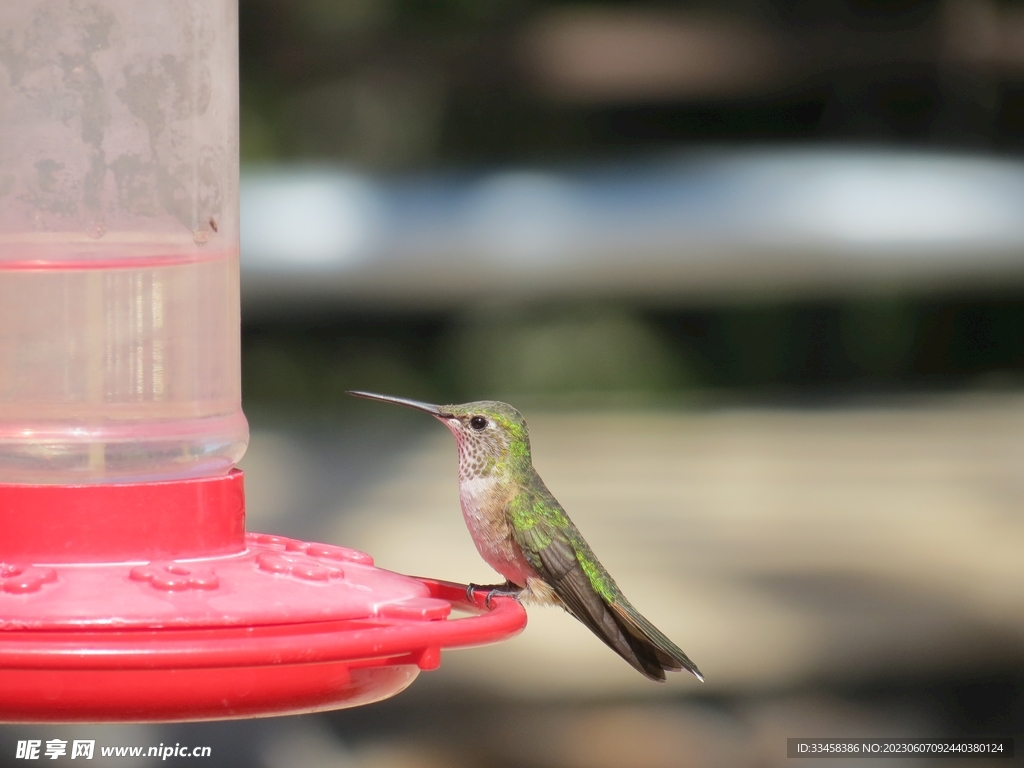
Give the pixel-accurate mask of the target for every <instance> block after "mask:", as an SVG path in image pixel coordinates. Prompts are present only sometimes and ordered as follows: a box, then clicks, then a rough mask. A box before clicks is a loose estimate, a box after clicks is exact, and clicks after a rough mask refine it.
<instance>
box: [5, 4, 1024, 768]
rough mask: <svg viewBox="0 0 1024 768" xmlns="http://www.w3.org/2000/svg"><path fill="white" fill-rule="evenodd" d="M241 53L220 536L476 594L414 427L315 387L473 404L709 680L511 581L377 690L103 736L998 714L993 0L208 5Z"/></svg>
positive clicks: (1003, 603) (614, 727) (375, 748)
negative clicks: (503, 602) (519, 596)
mask: <svg viewBox="0 0 1024 768" xmlns="http://www.w3.org/2000/svg"><path fill="white" fill-rule="evenodd" d="M241 67H242V154H243V179H242V184H243V186H242V190H243V191H242V273H243V274H242V280H243V286H242V288H243V391H244V405H245V410H246V413H247V415H248V416H249V419H250V422H251V425H252V429H253V436H252V442H251V445H250V448H249V452H248V454H247V456H246V457H245V459H244V461H243V464H242V466H243V468H244V469H245V470H246V471H247V477H246V480H247V486H248V496H249V505H250V511H249V528H250V529H251V530H258V531H265V532H268V533H280V534H285V535H292V536H297V537H303V538H307V539H313V540H322V541H330V542H335V543H339V544H344V545H346V546H350V547H356V548H359V549H364V550H366V551H368V552H370V553H371V554H373V555H374V557H375V558H376V560H377V563H378V565H380V566H382V567H386V568H390V569H393V570H396V571H401V572H404V573H413V574H419V575H429V576H433V577H440V578H445V579H450V580H453V581H459V582H469V581H475V582H483V583H489V582H491V581H493V580H494V579H493V574H491V573H490V572H489V569H488V568H487V566H486V565H484V564H483V562H482V561H480V560H479V558H478V556H477V555H476V552H475V550H474V548H473V545H472V543H471V541H470V539H469V535H468V533H467V532H466V530H465V528H464V525H463V523H462V519H461V514H460V512H459V507H458V497H457V486H456V455H455V447H454V444H453V441H452V439H451V437H450V436H449V435H448V433H447V431H446V430H444V429H443V428H442V427H441V426H440V425H438V424H436V423H435V422H433V420H431V419H429V418H427V417H426V416H424V415H422V414H417V413H414V412H411V411H405V410H403V409H398V408H390V407H388V406H385V405H382V404H375V403H367V402H365V401H356V400H354V399H352V398H348V397H346V395H345V394H344V393H345V390H347V389H352V388H358V389H364V390H371V391H379V392H385V393H389V394H395V395H402V396H406V397H413V398H417V399H421V400H428V401H434V402H442V403H448V402H461V401H465V400H472V399H489V398H500V399H507V400H509V401H511V402H513V403H514V404H515V405H516V406H518V407H519V408H520V410H522V411H523V412H524V413H525V414H526V416H527V418H528V419H529V421H530V425H531V429H532V434H533V442H534V456H535V463H536V465H537V467H538V469H539V471H540V473H541V474H542V476H543V477H544V478H545V480H546V481H547V483H548V485H549V487H550V488H551V489H552V491H553V492H554V493H555V495H556V496H558V498H559V499H560V500H561V501H562V503H563V504H564V505H565V506H566V508H567V510H568V511H569V513H570V514H571V515H572V516H573V518H574V520H575V521H576V523H577V524H578V526H579V527H580V528H581V529H582V531H583V533H584V534H585V535H586V536H587V538H588V539H589V541H590V543H591V544H592V546H593V547H594V549H595V550H596V551H597V552H598V554H599V555H600V557H601V558H602V560H603V562H604V563H605V565H606V566H607V567H608V568H609V570H610V571H611V572H612V573H613V574H614V575H615V577H616V578H617V580H618V582H619V584H620V586H622V588H623V589H624V591H625V592H626V593H627V594H628V595H629V596H630V598H631V600H632V601H633V602H634V603H635V604H636V605H637V607H638V608H640V609H641V610H642V611H643V612H644V613H645V614H646V615H647V616H648V617H649V618H650V619H651V620H652V621H653V622H654V623H655V624H657V625H658V626H659V627H661V628H663V629H664V630H665V631H666V632H667V634H669V635H670V636H671V637H673V638H674V639H675V640H676V641H677V642H678V643H679V644H680V645H681V646H682V647H683V648H684V649H685V650H686V651H687V653H688V654H689V655H690V656H691V657H692V658H693V659H694V660H695V661H696V662H697V663H698V664H699V665H700V667H701V669H702V670H703V671H704V673H705V675H706V677H707V683H705V684H704V685H701V684H699V683H697V682H696V681H694V680H692V679H684V678H682V677H681V676H674V677H672V678H670V680H669V681H668V683H667V684H666V685H664V686H657V685H654V684H652V683H649V682H647V681H645V680H644V679H642V678H641V677H640V676H639V675H637V674H636V673H635V672H634V671H633V670H632V669H630V668H629V667H628V666H627V665H626V664H625V663H624V662H622V661H621V660H620V659H619V658H618V657H616V656H615V655H614V654H612V653H611V652H610V651H608V650H607V649H606V648H605V647H604V646H603V645H602V644H601V643H600V642H599V641H597V640H596V639H595V638H593V637H592V636H590V635H589V633H588V632H587V631H586V630H585V629H583V628H582V626H581V625H578V624H577V623H576V622H575V621H574V620H573V619H572V618H570V617H569V616H567V615H565V614H563V613H562V612H561V611H557V610H554V609H546V610H545V609H533V610H531V612H530V623H529V626H528V627H527V629H526V631H525V633H524V634H522V635H521V636H519V637H518V638H516V639H514V640H512V641H509V642H507V643H504V644H501V645H498V646H494V647H490V648H484V649H475V650H466V651H458V652H451V653H447V654H446V655H445V657H444V659H443V663H442V666H441V668H440V669H439V670H438V671H436V672H432V673H429V674H423V675H421V677H420V678H419V680H418V681H417V682H416V683H415V684H414V685H413V687H412V688H411V689H410V690H409V691H407V692H405V693H403V694H401V695H399V696H398V697H396V698H395V699H393V700H390V701H387V702H383V703H379V704H376V705H371V706H368V707H364V708H361V709H356V710H347V711H340V712H335V713H328V714H322V715H309V716H303V717H292V718H276V719H271V720H266V721H250V722H238V723H220V724H195V725H181V726H130V727H129V726H117V727H110V728H107V729H103V736H102V738H103V739H104V740H105V743H121V744H144V743H145V744H151V743H152V744H155V743H158V742H163V743H174V742H180V743H188V744H203V745H212V747H213V755H214V757H213V758H212V763H210V764H216V765H225V766H228V765H231V766H234V765H238V766H243V765H244V766H265V767H266V768H277V766H281V767H282V768H283V767H284V766H295V765H301V766H353V767H355V768H364V767H365V768H385V767H386V768H406V767H408V768H427V767H430V768H433V767H434V766H453V767H454V768H461V767H463V766H465V767H466V768H473V767H477V766H496V767H497V768H512V767H513V766H517V767H518V766H523V767H524V768H556V767H557V768H561V767H562V766H565V767H568V768H571V767H575V766H592V767H596V768H602V767H603V766H609V767H611V766H615V767H620V766H637V767H638V768H647V767H650V768H661V766H775V765H780V766H781V765H784V764H786V763H787V758H786V757H785V754H786V752H785V750H786V741H785V740H786V738H787V737H796V736H851V737H858V736H954V735H962V734H990V735H1014V734H1016V735H1018V736H1020V735H1022V733H1024V556H1022V553H1024V514H1022V509H1024V471H1022V470H1024V3H1020V2H1009V1H1007V0H813V1H812V0H718V1H717V2H699V1H695V2H676V3H668V2H665V3H649V2H619V1H615V0H604V1H602V2H590V3H586V4H580V3H574V2H542V1H540V0H443V1H439V2H433V3H417V2H408V1H407V0H289V1H288V2H285V1H284V0H241ZM87 730H88V732H89V733H90V734H98V733H100V729H98V728H95V727H90V728H89V729H87ZM24 731H25V729H19V733H22V732H24ZM38 731H39V733H40V735H41V736H42V737H43V738H47V737H48V733H49V732H48V731H47V730H46V729H45V728H40V729H38ZM65 732H70V729H66V728H65V729H62V730H61V734H62V735H61V738H71V737H70V736H67V735H64V734H65ZM89 738H93V736H89ZM1022 746H1024V743H1018V748H1021V747H1022ZM8 759H9V757H8V756H4V757H3V758H0V760H8ZM147 762H151V761H146V760H145V759H144V760H142V762H140V764H143V763H147ZM204 762H209V761H204ZM869 762H870V761H869ZM938 762H939V763H940V764H942V765H945V766H953V765H956V764H957V761H955V760H953V761H950V760H943V761H938ZM975 762H976V761H975ZM1010 762H1012V761H1005V760H1004V761H1002V762H1001V763H1000V764H1009V763H1010ZM130 763H131V760H130V759H129V758H120V759H118V761H117V765H119V766H127V765H129V764H130ZM807 763H808V764H809V765H811V764H820V763H816V761H814V760H809V761H807ZM867 764H868V763H865V765H867ZM915 764H920V765H926V764H928V761H927V760H918V761H916V763H915ZM972 764H974V763H973V762H972Z"/></svg>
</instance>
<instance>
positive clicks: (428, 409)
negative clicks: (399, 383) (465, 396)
mask: <svg viewBox="0 0 1024 768" xmlns="http://www.w3.org/2000/svg"><path fill="white" fill-rule="evenodd" d="M347 394H350V395H352V396H354V397H365V398H366V399H367V400H380V401H381V402H382V403H395V404H396V405H404V406H405V407H406V408H415V409H416V410H417V411H423V412H424V413H429V414H430V415H431V416H436V417H437V418H439V419H448V418H451V414H450V413H444V412H443V411H442V410H441V408H440V407H439V406H436V405H431V404H430V403H421V402H420V401H419V400H407V399H406V398H404V397H392V396H391V395H377V394H374V393H373V392H357V391H355V390H349V392H348V393H347Z"/></svg>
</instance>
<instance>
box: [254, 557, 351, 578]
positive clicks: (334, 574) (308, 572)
mask: <svg viewBox="0 0 1024 768" xmlns="http://www.w3.org/2000/svg"><path fill="white" fill-rule="evenodd" d="M256 567H258V568H259V569H260V570H261V571H265V572H267V573H273V574H280V575H282V576H294V577H296V578H298V579H303V580H304V581H329V580H330V579H340V578H342V577H343V576H344V575H345V573H344V571H342V570H341V569H340V568H336V567H334V566H330V565H322V564H320V563H318V562H317V561H316V560H313V559H312V558H309V557H303V556H298V557H293V556H289V555H278V554H275V553H271V552H263V553H261V554H259V555H257V556H256Z"/></svg>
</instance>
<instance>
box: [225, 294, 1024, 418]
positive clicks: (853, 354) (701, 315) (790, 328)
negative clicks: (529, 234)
mask: <svg viewBox="0 0 1024 768" xmlns="http://www.w3.org/2000/svg"><path fill="white" fill-rule="evenodd" d="M242 359H243V393H244V398H245V405H246V407H247V408H249V407H255V408H256V409H265V408H271V409H272V408H286V409H287V408H291V407H295V408H298V409H313V410H314V411H317V412H323V411H332V410H343V409H346V408H347V407H348V405H349V401H350V398H348V397H347V396H346V395H345V391H346V390H348V389H368V390H373V391H381V392H385V393H390V394H398V395H404V396H408V397H417V398H421V399H425V400H433V401H436V402H442V401H443V402H453V401H462V400H471V399H483V398H505V399H510V400H514V401H516V402H540V403H551V404H558V405H564V404H566V403H574V404H588V405H591V404H592V405H601V404H608V405H611V404H623V403H635V404H643V403H649V402H652V401H658V402H663V403H669V404H671V403H676V404H684V403H686V402H687V400H688V398H690V397H691V396H692V395H693V394H694V393H697V392H702V391H709V390H714V391H719V392H726V393H728V392H732V393H734V394H735V395H737V396H740V397H747V398H749V397H753V398H758V397H763V396H766V395H767V396H772V395H773V394H774V395H783V396H784V395H785V394H786V393H787V392H803V393H805V394H806V392H807V390H808V389H816V390H819V391H822V392H834V393H842V392H850V393H857V392H871V391H876V390H893V389H908V388H913V389H935V388H948V387H950V386H953V387H957V386H969V385H978V384H979V383H980V384H983V385H987V384H991V385H995V384H999V385H1007V384H1016V383H1017V382H1020V381H1024V304H1022V303H1021V302H1020V301H1019V300H1017V299H1016V298H1015V297H1013V296H1008V297H992V296H981V297H957V298H952V297H940V298H935V297H928V298H914V297H898V296H891V295H887V296H879V297H875V298H859V299H852V300H846V301H834V302H831V303H824V302H818V303H813V304H810V303H788V304H781V303H780V304H771V305H746V306H731V307H714V308H706V309H677V310H667V309H651V308H644V307H639V306H628V305H624V304H622V303H610V304H601V303H589V304H582V305H563V304H550V305H543V304H541V305H526V306H509V307H504V308H498V309H495V308H490V309H486V310H478V311H474V312H468V313H463V314H441V313H438V314H432V315H417V314H408V315H392V316H367V315H352V316H336V315H332V316H329V317H321V318H317V317H307V318H305V319H292V320H290V321H289V322H287V323H280V322H267V323H265V324H253V323H249V324H247V325H246V326H245V329H244V332H243V358H242Z"/></svg>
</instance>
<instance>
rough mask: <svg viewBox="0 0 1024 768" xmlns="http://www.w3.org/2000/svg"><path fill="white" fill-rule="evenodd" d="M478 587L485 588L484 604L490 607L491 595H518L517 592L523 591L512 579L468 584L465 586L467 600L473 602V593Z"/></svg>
mask: <svg viewBox="0 0 1024 768" xmlns="http://www.w3.org/2000/svg"><path fill="white" fill-rule="evenodd" d="M478 589H485V590H487V597H486V598H484V605H485V606H487V607H488V608H490V607H491V598H493V597H519V593H520V592H522V591H523V588H522V587H520V586H519V585H518V584H516V583H515V582H512V581H506V582H505V583H504V584H470V585H469V586H467V587H466V601H467V602H470V603H472V602H473V593H474V592H476V591H477V590H478Z"/></svg>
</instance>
